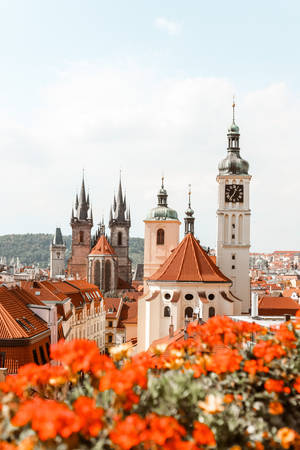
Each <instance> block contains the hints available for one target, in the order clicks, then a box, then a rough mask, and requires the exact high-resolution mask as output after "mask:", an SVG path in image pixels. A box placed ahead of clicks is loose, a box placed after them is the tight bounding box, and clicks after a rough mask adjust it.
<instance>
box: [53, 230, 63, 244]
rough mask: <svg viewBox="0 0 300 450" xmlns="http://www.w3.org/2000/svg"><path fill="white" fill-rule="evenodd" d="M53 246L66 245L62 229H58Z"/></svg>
mask: <svg viewBox="0 0 300 450" xmlns="http://www.w3.org/2000/svg"><path fill="white" fill-rule="evenodd" d="M53 245H64V241H63V237H62V233H61V229H60V228H56V230H55V235H54V237H53Z"/></svg>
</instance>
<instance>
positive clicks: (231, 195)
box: [229, 188, 237, 200]
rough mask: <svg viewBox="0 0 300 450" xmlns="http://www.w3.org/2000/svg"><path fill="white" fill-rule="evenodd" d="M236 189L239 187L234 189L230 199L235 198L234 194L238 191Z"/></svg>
mask: <svg viewBox="0 0 300 450" xmlns="http://www.w3.org/2000/svg"><path fill="white" fill-rule="evenodd" d="M236 191H237V188H235V189H234V191H233V193H232V195H231V196H230V197H229V200H231V199H232V198H233V196H234V194H235V193H236Z"/></svg>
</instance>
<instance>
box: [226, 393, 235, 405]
mask: <svg viewBox="0 0 300 450" xmlns="http://www.w3.org/2000/svg"><path fill="white" fill-rule="evenodd" d="M233 400H234V396H233V395H232V394H226V395H224V398H223V402H224V403H232V402H233Z"/></svg>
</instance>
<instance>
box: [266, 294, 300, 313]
mask: <svg viewBox="0 0 300 450" xmlns="http://www.w3.org/2000/svg"><path fill="white" fill-rule="evenodd" d="M258 309H259V310H261V309H264V310H266V309H270V310H285V309H288V310H294V311H295V312H296V311H297V310H298V309H300V306H299V305H298V303H297V302H296V301H295V300H293V299H292V298H290V297H271V296H265V297H262V298H261V299H260V300H259V302H258Z"/></svg>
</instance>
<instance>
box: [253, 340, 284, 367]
mask: <svg viewBox="0 0 300 450" xmlns="http://www.w3.org/2000/svg"><path fill="white" fill-rule="evenodd" d="M253 354H254V356H256V358H263V359H264V360H265V362H267V363H269V362H271V361H272V360H273V359H274V358H281V357H282V356H284V355H286V351H285V350H284V348H282V346H281V345H279V344H275V343H274V342H273V341H271V340H268V341H262V340H261V341H259V342H258V343H257V344H256V345H255V346H254V348H253Z"/></svg>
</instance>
